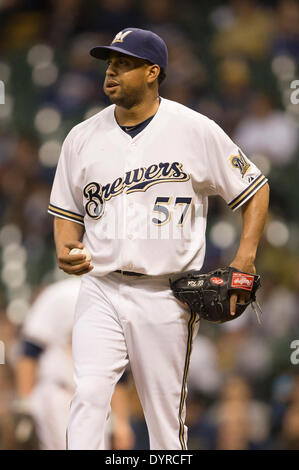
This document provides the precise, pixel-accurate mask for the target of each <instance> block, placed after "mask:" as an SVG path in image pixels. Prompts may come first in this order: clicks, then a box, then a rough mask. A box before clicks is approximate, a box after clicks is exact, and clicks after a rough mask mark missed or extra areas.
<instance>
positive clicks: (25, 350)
mask: <svg viewBox="0 0 299 470" xmlns="http://www.w3.org/2000/svg"><path fill="white" fill-rule="evenodd" d="M43 351H44V348H42V347H41V346H40V345H37V344H35V343H32V342H31V341H27V340H23V342H22V346H21V354H22V355H23V356H28V357H32V358H34V359H38V358H39V357H40V355H41V354H42V352H43Z"/></svg>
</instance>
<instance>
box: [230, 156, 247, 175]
mask: <svg viewBox="0 0 299 470" xmlns="http://www.w3.org/2000/svg"><path fill="white" fill-rule="evenodd" d="M238 150H239V155H232V156H231V157H230V162H231V164H232V166H233V167H234V168H238V169H239V170H240V173H241V175H242V178H243V176H244V175H245V173H247V171H248V170H249V168H250V165H249V163H248V161H247V159H246V157H245V155H244V154H243V153H242V152H241V150H240V149H238Z"/></svg>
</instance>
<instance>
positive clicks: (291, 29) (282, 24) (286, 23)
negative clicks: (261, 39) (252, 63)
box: [271, 0, 299, 60]
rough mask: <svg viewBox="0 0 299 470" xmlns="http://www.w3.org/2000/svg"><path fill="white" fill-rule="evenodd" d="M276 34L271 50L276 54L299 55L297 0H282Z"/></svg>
mask: <svg viewBox="0 0 299 470" xmlns="http://www.w3.org/2000/svg"><path fill="white" fill-rule="evenodd" d="M276 23H277V24H276V29H275V34H274V37H273V39H272V44H271V51H272V54H273V55H274V56H277V55H290V56H293V57H294V59H296V60H298V57H299V5H298V2H297V1H296V0H281V1H280V2H279V4H278V7H277V21H276Z"/></svg>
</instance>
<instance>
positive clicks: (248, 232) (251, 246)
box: [232, 183, 269, 270]
mask: <svg viewBox="0 0 299 470" xmlns="http://www.w3.org/2000/svg"><path fill="white" fill-rule="evenodd" d="M268 205H269V185H268V184H267V183H266V184H265V185H264V186H263V187H262V188H261V189H260V190H259V191H257V193H256V194H255V195H254V196H253V197H252V198H251V199H250V200H249V201H248V202H247V203H246V204H245V205H244V207H243V209H242V217H243V229H242V235H241V239H240V244H239V248H238V251H237V254H236V256H235V259H234V261H233V262H232V265H233V266H234V267H236V268H238V267H240V268H241V269H244V270H246V269H250V267H251V266H252V265H254V261H255V257H256V252H257V248H258V244H259V241H260V238H261V235H262V232H263V229H264V225H265V221H266V217H267V213H268ZM238 264H239V266H238ZM247 266H248V267H247Z"/></svg>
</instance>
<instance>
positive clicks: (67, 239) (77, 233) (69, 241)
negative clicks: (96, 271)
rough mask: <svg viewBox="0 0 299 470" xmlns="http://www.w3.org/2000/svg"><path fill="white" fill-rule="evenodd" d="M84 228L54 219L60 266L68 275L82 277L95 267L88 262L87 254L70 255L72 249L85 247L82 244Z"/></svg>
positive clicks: (74, 223)
mask: <svg viewBox="0 0 299 470" xmlns="http://www.w3.org/2000/svg"><path fill="white" fill-rule="evenodd" d="M83 233H84V226H83V225H81V224H77V223H76V222H71V221H70V220H65V219H61V218H60V217H55V218H54V239H55V245H56V253H57V260H58V266H59V268H60V269H62V270H63V271H64V272H66V273H67V274H74V275H77V276H81V275H82V274H86V273H89V272H90V271H91V270H92V269H93V266H92V265H91V264H90V261H87V260H86V254H75V255H73V254H72V255H70V251H71V250H72V248H79V249H80V250H81V249H82V248H83V247H84V245H83V243H81V240H82V237H83Z"/></svg>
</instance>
